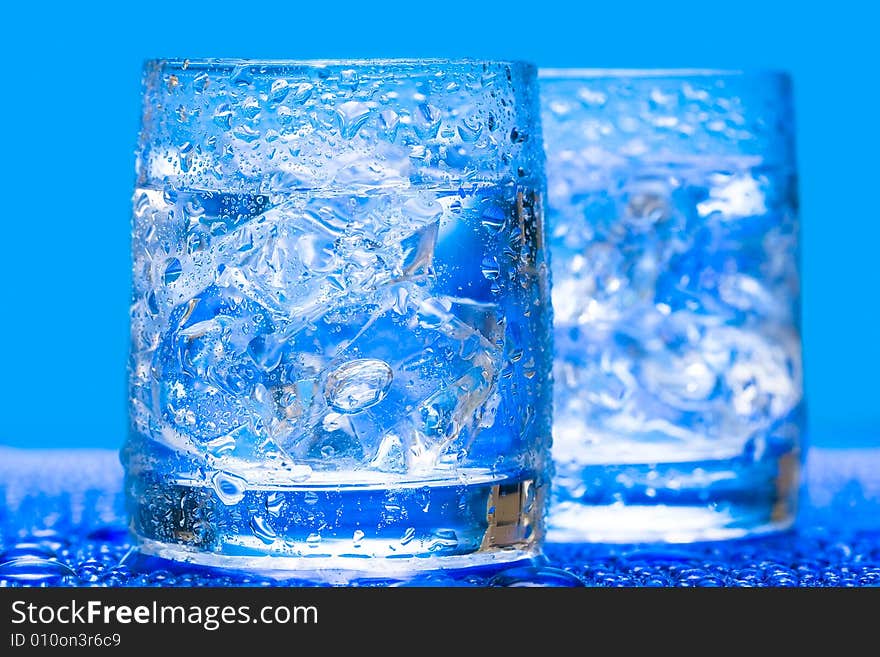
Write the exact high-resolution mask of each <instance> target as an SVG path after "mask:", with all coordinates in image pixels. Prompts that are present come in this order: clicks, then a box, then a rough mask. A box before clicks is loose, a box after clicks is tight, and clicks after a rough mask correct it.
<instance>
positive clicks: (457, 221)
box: [122, 60, 551, 573]
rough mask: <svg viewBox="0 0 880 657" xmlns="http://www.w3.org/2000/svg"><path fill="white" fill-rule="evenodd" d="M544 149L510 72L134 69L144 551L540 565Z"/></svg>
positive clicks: (278, 559)
mask: <svg viewBox="0 0 880 657" xmlns="http://www.w3.org/2000/svg"><path fill="white" fill-rule="evenodd" d="M543 158H544V155H543V147H542V142H541V133H540V129H539V107H538V96H537V80H536V72H535V69H534V68H533V67H532V66H530V65H528V64H523V63H516V62H483V61H439V60H419V61H415V60H413V61H406V60H390V61H379V60H376V61H325V62H294V61H245V60H161V61H151V62H148V63H147V64H146V67H145V75H144V91H143V124H142V131H141V134H140V141H139V147H138V152H137V189H136V191H135V193H134V201H133V207H134V212H133V240H132V253H133V266H134V277H133V281H134V283H133V287H134V294H133V303H132V307H131V330H132V336H131V357H130V368H129V369H130V410H131V414H130V415H131V429H130V435H129V438H128V441H127V443H126V445H125V446H124V449H123V451H122V461H123V463H124V465H125V469H126V495H127V500H128V508H129V511H130V513H131V518H132V529H133V531H134V533H135V534H136V536H137V539H138V542H139V545H140V549H141V550H142V551H144V552H146V553H148V554H152V555H158V556H161V557H166V558H171V559H178V560H184V561H189V562H194V563H198V564H205V565H209V566H223V567H234V568H245V569H255V570H270V571H279V570H293V571H301V570H308V571H316V572H319V571H321V570H323V569H328V568H329V569H342V570H346V569H351V570H355V571H368V572H373V573H385V572H392V571H408V570H416V569H423V568H434V567H438V566H440V565H442V566H443V567H455V566H464V565H467V566H471V565H474V564H486V563H495V562H506V561H512V560H516V559H519V558H522V557H526V556H528V555H531V554H533V553H534V552H535V550H536V549H537V547H538V544H539V541H540V538H541V536H542V533H543V530H542V522H543V513H544V507H545V504H544V499H545V495H544V488H545V483H546V476H545V467H546V465H547V461H548V459H549V442H550V431H551V413H550V403H549V402H550V394H551V389H550V383H549V370H550V367H551V354H550V339H551V329H550V303H549V289H548V278H549V273H548V269H547V264H546V254H545V249H544V243H543V239H544V238H543V236H544V229H543V223H542V222H543V216H542V212H541V201H542V194H543V189H544V174H543Z"/></svg>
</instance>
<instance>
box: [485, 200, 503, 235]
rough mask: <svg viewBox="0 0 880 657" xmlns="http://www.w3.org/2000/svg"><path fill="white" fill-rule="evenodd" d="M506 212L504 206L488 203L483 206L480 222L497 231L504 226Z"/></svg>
mask: <svg viewBox="0 0 880 657" xmlns="http://www.w3.org/2000/svg"><path fill="white" fill-rule="evenodd" d="M505 220H506V214H505V212H504V208H502V207H501V206H499V205H495V204H489V205H487V206H486V207H485V208H483V213H482V217H481V223H482V224H483V225H484V226H485V227H486V228H488V229H490V230H492V231H499V230H501V229H502V228H504V223H505Z"/></svg>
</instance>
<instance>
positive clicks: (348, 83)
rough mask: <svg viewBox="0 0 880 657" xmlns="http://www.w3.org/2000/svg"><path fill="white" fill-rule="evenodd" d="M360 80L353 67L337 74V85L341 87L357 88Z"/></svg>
mask: <svg viewBox="0 0 880 657" xmlns="http://www.w3.org/2000/svg"><path fill="white" fill-rule="evenodd" d="M360 82H361V80H360V76H359V75H358V72H357V71H356V70H355V69H353V68H349V69H346V70H344V71H342V72H341V73H340V74H339V86H340V87H342V88H343V89H349V90H354V89H357V87H358V85H359V84H360Z"/></svg>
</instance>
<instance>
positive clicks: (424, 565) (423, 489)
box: [126, 472, 544, 579]
mask: <svg viewBox="0 0 880 657" xmlns="http://www.w3.org/2000/svg"><path fill="white" fill-rule="evenodd" d="M458 475H459V476H457V477H456V478H454V479H443V480H434V481H420V482H397V483H396V484H395V485H393V486H389V485H388V484H385V485H379V484H376V483H375V482H374V483H372V484H367V483H360V484H347V485H343V484H341V483H339V482H334V483H332V484H331V483H329V482H326V481H325V482H323V483H321V484H319V483H309V484H292V485H287V486H282V485H279V484H272V485H263V486H260V487H257V486H254V485H253V484H247V482H245V481H244V480H243V479H241V480H240V481H241V482H242V483H243V484H244V485H242V486H241V487H240V488H238V489H235V490H233V488H232V486H231V485H229V477H228V476H225V479H224V478H222V477H217V476H215V477H214V478H213V483H209V482H207V481H204V480H202V481H196V480H180V479H178V480H176V481H167V480H162V479H159V478H157V477H156V476H155V475H149V474H141V475H139V476H133V475H129V476H128V478H127V480H126V488H127V492H128V500H129V510H130V512H131V517H132V531H133V532H134V534H135V535H136V537H137V538H138V541H139V544H140V550H141V552H142V553H144V554H148V555H152V556H156V557H160V558H163V559H170V560H174V561H178V562H185V563H189V564H194V565H199V566H208V567H215V568H222V569H230V570H238V571H252V572H258V573H262V574H268V575H271V576H273V577H274V576H276V575H277V576H279V577H284V578H287V577H289V575H290V574H291V573H298V574H299V575H302V576H304V577H307V578H313V576H314V575H316V574H320V573H322V572H325V571H343V572H347V573H371V574H376V575H378V576H387V575H398V574H402V573H407V572H422V571H425V570H435V569H455V568H463V567H467V566H486V565H490V564H496V563H504V564H508V563H513V562H517V561H520V560H523V559H529V558H532V557H534V556H535V555H536V554H537V546H538V544H539V540H540V538H541V537H542V533H543V532H542V517H541V516H542V513H541V511H542V510H543V508H544V505H543V495H544V493H543V490H544V486H543V485H541V484H540V482H539V481H538V480H536V478H535V477H534V476H531V475H528V474H527V473H518V474H510V475H495V476H493V475H490V474H488V473H482V474H481V475H480V476H477V475H476V473H473V472H472V473H462V472H460V473H458ZM334 577H335V575H334ZM319 579H322V578H321V577H319Z"/></svg>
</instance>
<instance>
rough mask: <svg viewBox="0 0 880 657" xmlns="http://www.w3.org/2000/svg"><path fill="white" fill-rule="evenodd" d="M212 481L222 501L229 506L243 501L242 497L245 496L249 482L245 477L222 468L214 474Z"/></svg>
mask: <svg viewBox="0 0 880 657" xmlns="http://www.w3.org/2000/svg"><path fill="white" fill-rule="evenodd" d="M212 483H213V484H214V490H215V491H216V493H217V497H219V498H220V501H221V502H223V504H226V505H227V506H231V505H233V504H238V503H239V502H241V498H243V497H244V492H245V490H247V483H248V482H247V479H245V478H244V477H239V476H238V475H234V474H232V473H230V472H224V471H222V470H221V471H220V472H218V473H216V474H215V475H214V478H213V479H212Z"/></svg>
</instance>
